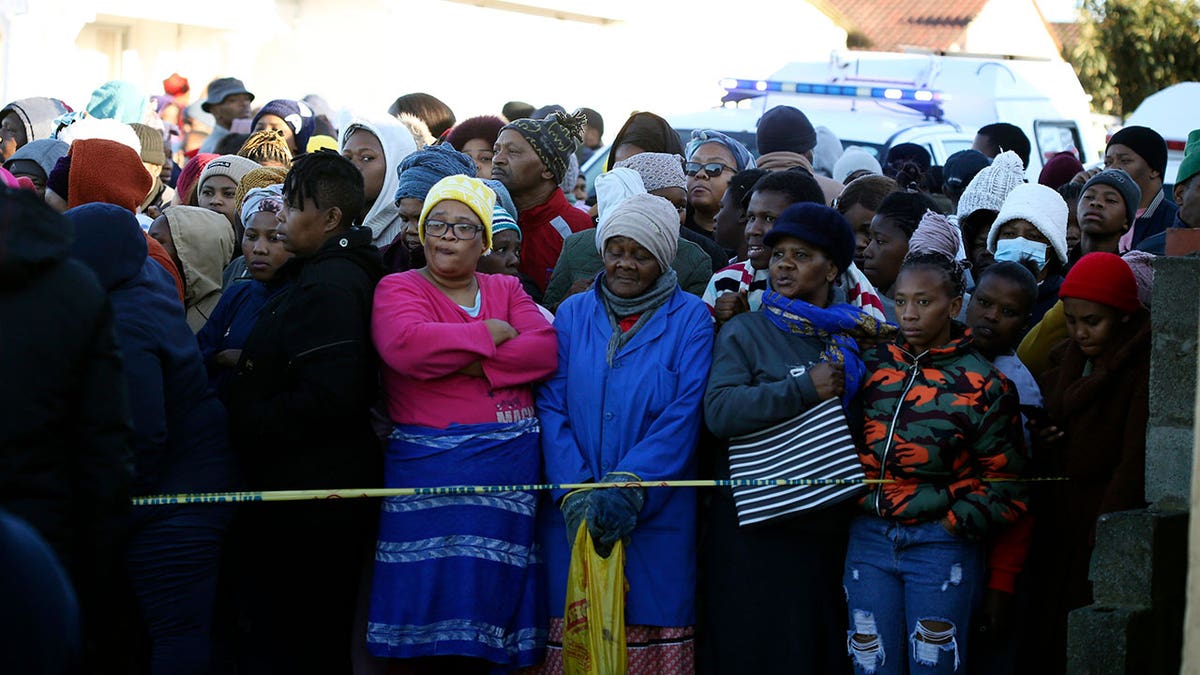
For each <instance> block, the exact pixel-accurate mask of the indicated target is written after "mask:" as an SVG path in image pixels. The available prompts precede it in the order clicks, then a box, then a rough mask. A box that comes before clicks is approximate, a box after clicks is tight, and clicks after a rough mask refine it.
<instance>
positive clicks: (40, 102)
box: [0, 96, 67, 142]
mask: <svg viewBox="0 0 1200 675" xmlns="http://www.w3.org/2000/svg"><path fill="white" fill-rule="evenodd" d="M10 112H13V113H16V114H17V117H18V118H19V119H20V120H21V124H23V125H25V140H26V142H30V141H36V140H38V139H39V138H50V135H51V134H53V133H54V120H55V118H57V117H58V116H59V115H62V114H64V113H66V112H67V106H66V104H64V103H63V102H62V101H60V100H58V99H56V98H46V97H44V96H34V97H33V98H20V99H17V100H15V101H13V102H12V103H9V104H8V105H6V106H4V108H0V118H2V117H4V116H5V115H7V114H8V113H10Z"/></svg>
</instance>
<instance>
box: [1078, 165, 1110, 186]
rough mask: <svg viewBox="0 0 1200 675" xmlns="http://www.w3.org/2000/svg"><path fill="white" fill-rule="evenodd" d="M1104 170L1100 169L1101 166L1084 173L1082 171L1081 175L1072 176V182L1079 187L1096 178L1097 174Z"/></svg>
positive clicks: (1085, 170)
mask: <svg viewBox="0 0 1200 675" xmlns="http://www.w3.org/2000/svg"><path fill="white" fill-rule="evenodd" d="M1103 170H1104V167H1100V166H1097V167H1093V168H1091V169H1084V170H1083V171H1080V172H1079V173H1077V174H1075V175H1074V176H1072V177H1071V182H1072V183H1077V184H1079V185H1083V184H1084V183H1086V182H1088V181H1089V180H1091V179H1092V176H1095V175H1096V174H1098V173H1100V172H1101V171H1103Z"/></svg>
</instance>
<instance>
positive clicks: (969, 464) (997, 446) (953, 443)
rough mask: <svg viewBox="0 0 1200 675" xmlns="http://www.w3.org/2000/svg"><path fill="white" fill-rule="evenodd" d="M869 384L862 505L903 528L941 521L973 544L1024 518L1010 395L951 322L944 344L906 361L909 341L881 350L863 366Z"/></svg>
mask: <svg viewBox="0 0 1200 675" xmlns="http://www.w3.org/2000/svg"><path fill="white" fill-rule="evenodd" d="M863 360H864V361H865V362H866V365H867V370H868V371H869V372H870V373H871V375H870V377H869V378H868V379H867V381H866V382H865V383H863V386H862V390H861V391H860V392H859V398H860V400H861V401H862V406H863V419H864V426H863V436H864V445H863V446H862V447H861V448H860V449H859V459H860V460H862V464H863V468H864V470H865V472H866V477H867V478H883V479H892V480H894V481H895V482H894V483H891V484H887V485H878V486H871V487H870V488H869V492H868V493H867V496H866V498H865V499H864V500H863V507H864V508H865V509H866V510H867V511H870V512H871V513H875V514H877V515H879V516H882V517H884V518H891V519H895V520H899V521H901V522H906V523H913V522H928V521H936V520H939V519H941V518H946V519H947V520H948V524H949V525H950V526H952V527H953V528H954V531H955V532H956V533H958V534H960V535H964V536H972V537H978V536H980V535H982V534H985V533H987V532H988V531H989V530H990V529H993V528H996V527H998V526H1000V525H1003V524H1005V523H1007V522H1012V521H1013V520H1015V519H1016V518H1017V516H1018V515H1020V514H1021V512H1023V511H1024V510H1025V495H1024V489H1023V487H1022V486H1019V485H1018V484H1016V483H1005V482H984V480H985V479H997V478H999V479H1007V478H1017V477H1018V476H1019V475H1020V474H1021V470H1022V469H1023V468H1024V464H1025V456H1026V455H1025V451H1024V450H1025V438H1024V436H1023V435H1022V432H1021V423H1020V413H1019V408H1018V403H1019V401H1018V398H1017V391H1016V388H1015V387H1013V385H1012V383H1011V382H1009V381H1008V379H1007V378H1005V377H1004V376H1003V375H1001V374H1000V371H998V370H996V368H995V366H993V365H992V364H991V363H990V362H988V360H987V359H985V358H983V356H982V355H981V354H980V353H979V352H978V351H977V350H976V349H975V348H974V347H973V346H972V345H971V338H970V334H969V333H965V332H964V329H963V327H962V325H961V324H958V323H955V324H954V329H953V334H952V339H951V341H950V343H949V344H946V345H943V346H941V347H937V348H934V349H930V350H927V351H925V352H924V353H921V354H913V353H912V352H911V351H910V349H909V347H908V345H907V343H905V344H899V343H890V344H883V345H879V346H878V347H876V348H875V350H874V351H872V352H868V353H867V354H866V355H865V356H864V359H863Z"/></svg>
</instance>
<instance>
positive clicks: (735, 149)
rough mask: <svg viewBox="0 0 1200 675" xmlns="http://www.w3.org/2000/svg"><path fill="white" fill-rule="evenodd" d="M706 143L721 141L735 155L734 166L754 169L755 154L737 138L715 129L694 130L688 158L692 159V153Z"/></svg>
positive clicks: (688, 148) (741, 168)
mask: <svg viewBox="0 0 1200 675" xmlns="http://www.w3.org/2000/svg"><path fill="white" fill-rule="evenodd" d="M705 143H720V144H721V145H723V146H725V148H726V149H727V150H729V154H731V155H733V161H734V164H736V165H737V166H735V167H734V168H735V169H737V170H738V171H745V170H746V169H753V168H755V167H754V156H753V155H751V154H750V151H749V150H747V149H746V146H744V145H742V144H741V143H740V142H739V141H737V140H736V139H733V138H730V137H729V136H726V135H725V134H723V133H721V132H719V131H715V130H713V129H695V130H693V131H692V140H691V141H689V142H688V144H687V158H688V160H689V161H690V160H691V159H692V155H694V154H696V149H697V148H699V147H700V146H702V145H704V144H705Z"/></svg>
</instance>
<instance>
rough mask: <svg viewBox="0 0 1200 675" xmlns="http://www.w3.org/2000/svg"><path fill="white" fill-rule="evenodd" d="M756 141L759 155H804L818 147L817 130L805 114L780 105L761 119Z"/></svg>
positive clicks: (764, 114) (788, 106)
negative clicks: (772, 153) (773, 153)
mask: <svg viewBox="0 0 1200 675" xmlns="http://www.w3.org/2000/svg"><path fill="white" fill-rule="evenodd" d="M755 141H756V142H757V143H758V154H759V155H765V154H768V153H771V152H794V153H797V154H800V155H803V154H804V153H806V152H808V151H809V150H812V149H813V148H815V147H816V146H817V130H816V129H813V125H812V122H809V121H808V116H806V115H805V114H804V113H802V112H800V111H799V110H797V109H796V108H793V107H792V106H790V105H778V106H775V107H774V108H771V109H770V110H768V111H767V112H765V113H763V116H762V117H760V118H759V120H758V131H757V133H756V134H755Z"/></svg>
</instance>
